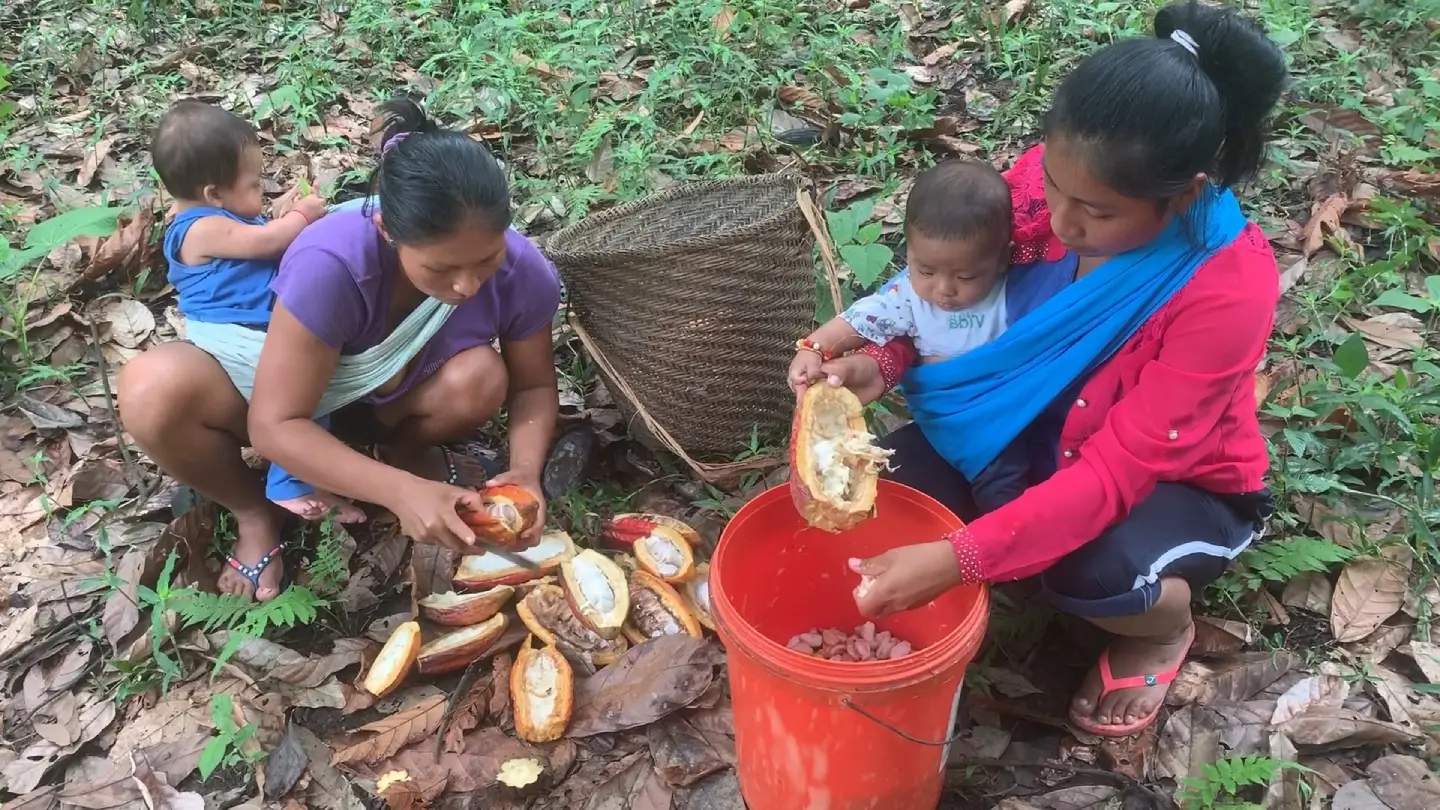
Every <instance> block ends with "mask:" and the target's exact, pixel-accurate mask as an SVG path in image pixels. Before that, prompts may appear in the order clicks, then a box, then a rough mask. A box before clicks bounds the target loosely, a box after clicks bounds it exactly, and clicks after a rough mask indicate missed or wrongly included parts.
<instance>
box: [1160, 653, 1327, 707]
mask: <svg viewBox="0 0 1440 810" xmlns="http://www.w3.org/2000/svg"><path fill="white" fill-rule="evenodd" d="M1299 664H1300V658H1299V657H1298V656H1296V655H1295V654H1293V653H1289V652H1279V653H1268V652H1262V653H1242V654H1240V655H1237V656H1235V657H1234V658H1232V659H1230V660H1227V661H1224V662H1222V663H1220V664H1217V665H1216V666H1214V667H1209V666H1206V665H1204V664H1202V663H1200V662H1198V661H1187V662H1185V665H1184V666H1183V667H1181V669H1180V674H1179V675H1178V676H1177V677H1176V679H1175V683H1174V685H1173V686H1172V687H1171V688H1170V693H1169V694H1168V695H1167V697H1166V699H1165V702H1166V703H1167V704H1169V705H1171V706H1183V705H1185V704H1188V703H1198V704H1200V705H1202V706H1203V705H1209V704H1212V703H1217V702H1231V703H1233V702H1237V701H1245V700H1249V699H1251V698H1252V697H1254V696H1255V695H1256V694H1258V693H1259V692H1260V691H1261V690H1262V689H1264V688H1265V687H1267V686H1269V685H1270V684H1272V683H1274V682H1275V681H1276V680H1278V679H1279V678H1280V676H1282V675H1284V674H1285V673H1286V672H1289V671H1290V670H1291V669H1294V668H1295V667H1296V666H1298V665H1299Z"/></svg>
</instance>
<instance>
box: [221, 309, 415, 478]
mask: <svg viewBox="0 0 1440 810" xmlns="http://www.w3.org/2000/svg"><path fill="white" fill-rule="evenodd" d="M339 360H340V351H339V350H338V349H335V348H332V347H331V346H327V345H326V344H325V343H324V342H322V341H321V340H320V339H319V338H317V337H316V336H315V335H314V333H312V332H311V331H310V330H309V329H307V328H306V327H305V326H304V325H303V324H301V323H300V322H299V321H298V320H296V319H295V316H294V315H291V314H290V311H289V310H288V309H286V307H285V305H284V304H283V303H280V302H276V304H275V312H274V314H273V315H272V316H271V318H270V328H269V332H268V333H267V334H266V336H265V348H264V349H263V350H262V351H261V353H260V363H259V365H258V366H257V368H256V370H255V395H254V397H253V398H252V399H251V402H250V417H249V427H250V441H251V442H252V443H253V444H254V446H255V449H256V450H258V451H259V452H260V454H261V455H262V456H264V457H266V458H268V459H270V460H271V461H274V462H276V463H278V464H280V465H281V466H283V467H284V468H285V469H287V470H289V471H290V472H291V473H294V474H295V476H296V477H297V478H299V479H300V480H302V481H305V482H306V483H308V484H310V485H311V486H314V487H317V488H320V489H326V490H330V491H331V492H335V493H337V494H339V495H344V496H347V497H350V498H356V499H359V500H362V501H366V502H368V503H377V504H384V503H386V502H387V501H388V500H389V499H390V498H391V497H393V496H394V494H395V493H396V491H397V489H399V488H403V487H404V485H405V484H407V483H410V479H413V478H415V476H413V475H411V474H410V473H407V472H405V471H403V470H399V469H396V468H395V467H391V466H389V465H388V464H383V463H381V462H379V461H376V460H375V459H373V458H370V457H369V456H366V455H365V454H363V453H359V452H357V451H355V450H352V449H351V448H350V447H348V446H347V445H346V444H345V443H344V442H342V441H340V440H339V439H337V438H335V437H334V436H332V435H330V433H329V432H328V431H326V430H325V429H324V428H322V427H320V426H319V425H317V424H315V421H314V420H313V419H312V414H314V412H315V407H316V406H317V405H318V404H319V403H320V396H321V395H322V394H323V393H324V392H325V388H326V387H327V386H328V385H329V383H330V377H331V375H333V374H334V372H335V366H336V364H337V363H338V362H339Z"/></svg>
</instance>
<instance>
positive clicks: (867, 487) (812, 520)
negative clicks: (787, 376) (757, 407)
mask: <svg viewBox="0 0 1440 810" xmlns="http://www.w3.org/2000/svg"><path fill="white" fill-rule="evenodd" d="M891 452H892V451H890V450H886V449H883V448H880V447H876V446H875V437H874V436H872V435H870V431H869V430H867V429H866V427H865V411H864V408H863V406H861V404H860V399H859V398H858V397H856V396H855V394H854V393H853V392H851V391H850V389H848V388H837V387H834V386H831V385H812V386H810V387H809V388H808V389H806V390H805V396H803V397H801V399H800V406H799V407H798V408H796V409H795V422H794V424H793V426H792V427H791V433H790V495H791V498H792V499H793V500H794V501H795V508H796V509H798V510H800V515H801V516H802V517H804V518H805V522H806V523H809V524H810V525H811V526H814V527H815V528H817V529H823V530H824V531H827V532H842V531H846V530H849V529H853V528H855V527H856V526H858V525H860V522H861V521H863V520H865V519H866V518H868V517H870V516H871V515H873V514H874V513H875V491H876V485H877V483H878V482H879V480H880V473H881V471H882V470H884V469H885V468H886V467H887V466H888V464H889V462H888V459H889V457H890V454H891Z"/></svg>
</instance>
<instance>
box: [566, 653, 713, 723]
mask: <svg viewBox="0 0 1440 810" xmlns="http://www.w3.org/2000/svg"><path fill="white" fill-rule="evenodd" d="M721 662H722V658H721V657H720V655H719V654H718V652H717V650H716V649H715V647H714V645H713V644H712V643H711V642H709V641H705V640H703V639H696V638H691V637H690V636H685V635H674V636H661V637H659V638H654V639H650V640H649V641H646V642H645V643H644V644H640V645H639V646H636V647H632V648H630V650H629V651H628V652H626V653H625V655H624V657H622V658H621V659H620V660H619V661H617V662H615V663H614V664H611V665H610V666H608V667H606V668H604V669H602V670H600V671H599V672H597V673H595V674H594V675H591V676H590V677H588V678H585V679H583V680H581V681H579V682H577V683H576V684H575V708H574V710H573V712H572V714H571V719H570V726H569V728H568V729H566V732H565V736H567V737H589V736H591V735H594V734H603V733H605V732H608V731H622V730H624V729H627V728H635V727H637V726H643V725H647V724H649V723H653V722H655V721H656V720H659V719H660V718H662V717H665V716H666V715H668V714H670V713H671V712H674V711H676V710H678V709H683V708H685V707H686V706H688V705H690V704H691V703H692V702H693V701H694V700H695V699H696V698H698V697H700V695H702V694H704V693H705V690H706V689H708V688H709V687H710V682H711V681H712V680H713V679H714V677H715V666H716V665H717V664H719V663H721Z"/></svg>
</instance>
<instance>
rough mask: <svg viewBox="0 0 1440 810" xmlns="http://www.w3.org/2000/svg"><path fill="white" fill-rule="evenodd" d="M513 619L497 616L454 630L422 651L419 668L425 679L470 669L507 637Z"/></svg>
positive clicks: (418, 659) (421, 649)
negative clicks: (476, 661) (504, 636)
mask: <svg viewBox="0 0 1440 810" xmlns="http://www.w3.org/2000/svg"><path fill="white" fill-rule="evenodd" d="M509 623H510V617H509V616H506V615H505V614H504V613H497V614H495V615H494V616H491V617H490V618H489V619H487V620H486V621H483V622H481V623H479V624H476V625H472V626H470V627H462V628H460V629H459V630H452V631H450V632H449V633H446V634H445V635H443V636H440V637H439V638H437V639H435V640H434V641H432V642H430V643H428V644H426V645H424V646H423V647H421V648H420V653H419V655H417V656H416V665H417V666H418V668H419V670H420V673H421V674H422V675H439V674H441V673H445V672H454V671H455V670H457V669H464V668H465V667H468V666H470V664H471V662H473V661H474V660H475V659H477V658H479V657H480V656H482V655H484V654H485V653H486V652H488V651H489V650H490V648H491V647H493V646H495V642H497V641H499V640H500V637H501V636H503V635H505V626H506V625H507V624H509Z"/></svg>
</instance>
